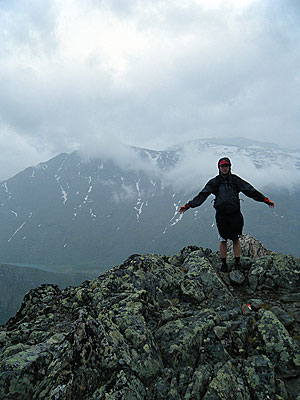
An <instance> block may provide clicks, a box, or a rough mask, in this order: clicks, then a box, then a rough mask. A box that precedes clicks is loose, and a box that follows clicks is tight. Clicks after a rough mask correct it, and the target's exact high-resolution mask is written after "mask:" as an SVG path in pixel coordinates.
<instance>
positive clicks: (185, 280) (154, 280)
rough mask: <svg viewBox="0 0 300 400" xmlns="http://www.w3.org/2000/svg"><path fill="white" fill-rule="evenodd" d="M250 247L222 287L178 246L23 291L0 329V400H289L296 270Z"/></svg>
mask: <svg viewBox="0 0 300 400" xmlns="http://www.w3.org/2000/svg"><path fill="white" fill-rule="evenodd" d="M251 243H252V246H253V243H254V241H252V242H251ZM248 244H249V242H248ZM251 249H252V250H251V251H253V254H256V256H257V257H255V258H253V257H251V256H249V251H248V253H247V256H246V257H245V258H244V259H243V257H242V259H241V261H242V264H243V260H244V261H245V262H244V266H245V275H243V279H244V281H243V280H239V282H237V283H236V284H233V286H231V284H232V282H231V281H230V279H229V275H228V274H220V273H219V256H218V255H217V254H216V253H213V252H212V251H211V250H209V249H204V248H200V247H196V246H188V247H185V248H184V249H182V250H181V251H180V252H179V253H178V254H176V255H173V256H165V255H159V254H144V255H137V254H135V255H132V256H130V257H129V258H128V259H127V260H126V261H125V262H124V263H123V264H122V265H119V266H116V267H114V268H112V269H111V270H110V271H108V272H106V273H105V274H103V275H100V276H99V277H98V278H96V279H93V280H91V281H85V282H84V283H83V284H81V285H80V286H78V287H68V288H66V289H60V288H59V287H58V286H55V285H41V286H39V287H38V288H36V289H34V290H31V291H30V292H28V293H27V294H26V296H25V298H24V301H23V303H22V306H21V308H20V310H19V311H18V313H17V314H16V315H15V316H14V317H13V318H11V319H10V320H9V321H8V322H7V323H6V324H5V325H4V326H2V327H1V328H0V398H1V399H2V398H3V399H14V400H18V399H20V400H27V399H28V400H29V399H30V400H32V399H39V400H40V399H42V400H43V399H70V400H74V399H94V400H96V399H97V400H108V399H111V400H117V399H124V400H139V399H146V400H153V399H174V400H175V399H176V400H177V399H178V400H180V399H182V400H195V399H204V400H212V399H241V400H242V399H243V400H245V399H256V400H264V399H272V400H273V399H275V400H280V399H283V400H285V399H287V400H289V399H292V398H296V397H295V393H297V390H298V385H299V382H300V350H299V337H300V311H299V296H300V292H299V287H300V285H299V276H300V275H299V273H300V262H299V259H297V258H295V257H291V256H285V255H278V254H273V253H271V252H265V253H264V254H261V251H260V250H259V249H257V251H256V250H255V248H254V247H252V248H251ZM237 278H238V277H237ZM249 302H250V303H251V302H253V307H252V308H251V304H250V308H249V307H248V306H247V305H248V303H249ZM293 396H294V397H293Z"/></svg>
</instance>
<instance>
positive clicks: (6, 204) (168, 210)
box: [0, 139, 300, 272]
mask: <svg viewBox="0 0 300 400" xmlns="http://www.w3.org/2000/svg"><path fill="white" fill-rule="evenodd" d="M191 149H192V152H193V154H192V156H193V157H194V158H193V157H192V156H190V155H189V153H187V150H186V148H184V147H176V148H173V149H170V150H168V151H153V150H147V149H141V148H129V147H128V148H127V149H126V151H124V153H125V155H124V154H120V155H119V156H118V155H115V156H114V158H113V157H109V156H105V154H104V155H103V156H102V157H101V158H99V157H98V158H92V159H88V158H84V157H83V156H82V155H81V154H80V153H79V152H73V153H71V154H59V155H58V156H56V157H54V158H52V159H51V160H49V161H47V162H44V163H41V164H39V165H37V166H34V167H29V168H27V169H25V170H24V171H22V172H20V173H19V174H17V175H16V176H14V177H12V178H10V179H8V180H6V181H4V182H2V183H1V185H0V205H1V207H0V217H1V226H0V254H1V258H0V262H2V263H33V264H44V265H60V266H61V270H65V269H69V268H70V266H71V265H72V266H74V265H75V264H76V265H77V269H78V270H86V271H93V270H97V272H100V271H101V270H102V271H103V270H107V269H108V268H109V267H111V266H113V265H115V264H118V263H120V262H121V260H122V259H124V258H126V257H127V256H128V254H131V253H136V252H138V253H144V252H150V253H153V252H157V253H161V252H162V253H167V254H172V253H174V252H175V251H176V249H178V248H179V247H181V246H184V245H187V244H189V243H195V244H198V243H200V242H201V243H202V244H203V245H204V246H207V247H210V248H212V249H216V246H217V234H216V228H215V226H214V210H213V208H212V204H211V202H210V200H211V199H208V200H207V201H206V202H205V203H204V204H203V205H202V206H201V207H200V208H196V209H193V210H189V211H188V212H187V213H186V214H185V215H184V218H182V217H180V216H179V214H178V208H179V206H180V205H182V204H184V203H185V202H186V201H187V200H189V199H191V198H192V197H194V196H195V194H197V193H198V192H199V190H201V189H202V187H203V185H204V184H205V182H206V181H207V180H208V179H209V178H210V177H212V176H213V174H216V173H217V169H216V167H215V164H216V161H217V159H218V158H219V157H220V156H223V155H224V154H226V155H228V156H230V157H233V158H237V157H238V160H242V161H239V163H242V162H244V161H245V162H249V163H252V164H251V165H253V164H254V165H255V166H256V167H255V168H256V170H257V171H258V172H257V176H260V175H262V174H263V173H264V174H266V172H265V171H266V166H270V165H271V166H272V167H274V168H275V167H276V173H277V174H278V173H279V172H280V171H281V170H282V168H286V165H288V166H289V171H291V173H292V172H293V171H294V172H296V173H297V174H299V168H300V152H299V151H294V152H293V151H287V150H283V149H280V148H278V147H276V146H269V145H267V144H264V143H263V144H261V145H260V144H259V142H251V141H249V140H246V141H245V140H242V139H237V140H236V141H235V142H232V141H231V142H230V144H228V145H225V144H223V142H222V141H220V140H219V141H218V140H216V139H210V140H208V139H207V140H200V141H197V142H194V143H190V144H189V151H191ZM104 153H105V152H104ZM241 157H243V158H241ZM110 158H113V160H112V159H110ZM206 158H208V159H206ZM247 160H248V161H247ZM187 162H188V163H190V165H189V167H188V168H186V165H187ZM205 164H210V165H212V166H213V169H212V172H213V174H212V173H211V172H210V171H208V172H207V171H206V172H203V171H202V169H203V166H204V165H205ZM249 165H250V164H249ZM267 171H269V170H267ZM278 171H279V172H278ZM268 174H269V172H267V175H268ZM251 183H253V184H254V186H256V187H257V185H256V183H255V182H251ZM259 189H260V190H261V191H263V190H266V194H267V195H268V197H270V198H271V199H272V200H274V201H275V203H276V208H275V211H270V209H269V208H268V207H267V206H266V205H264V204H261V203H256V202H254V201H253V200H249V199H247V198H245V197H244V199H243V200H244V201H243V202H242V209H243V213H244V215H245V220H246V224H245V230H244V232H245V233H249V234H252V235H255V236H256V237H258V238H259V240H261V241H262V242H263V243H264V244H265V245H266V246H267V247H269V248H271V249H272V250H274V251H278V252H286V253H290V254H293V255H296V256H299V255H300V246H299V234H297V232H298V233H299V224H300V215H299V212H298V210H299V206H298V204H299V194H300V191H299V188H298V189H295V190H293V191H290V190H286V189H280V187H276V186H274V185H272V184H270V185H269V186H268V187H266V188H264V187H259ZM264 193H265V192H264ZM242 197H243V196H242Z"/></svg>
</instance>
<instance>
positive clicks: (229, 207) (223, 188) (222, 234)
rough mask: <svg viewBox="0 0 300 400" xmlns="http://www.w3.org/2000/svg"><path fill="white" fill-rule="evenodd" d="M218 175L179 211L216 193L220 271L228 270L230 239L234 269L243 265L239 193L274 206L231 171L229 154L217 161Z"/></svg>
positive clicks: (242, 222)
mask: <svg viewBox="0 0 300 400" xmlns="http://www.w3.org/2000/svg"><path fill="white" fill-rule="evenodd" d="M218 169H219V175H217V176H216V177H215V178H212V179H211V180H209V181H208V182H207V184H206V185H205V186H204V188H203V189H202V190H201V192H200V193H199V194H198V195H197V196H196V197H194V198H193V200H190V201H188V202H187V203H186V204H185V205H184V206H182V207H180V209H179V212H180V214H183V213H184V212H185V211H187V210H188V209H189V208H194V207H198V206H201V204H202V203H203V202H204V201H205V200H206V199H207V197H208V196H209V195H210V194H213V195H215V200H214V208H215V209H216V223H217V228H218V232H219V249H220V256H221V260H222V264H221V268H220V271H221V272H228V265H227V262H226V257H227V240H228V239H230V240H232V241H233V253H234V257H235V269H239V270H240V269H241V264H240V256H241V243H240V239H239V237H240V236H241V235H242V230H243V226H244V218H243V215H242V213H241V207H240V199H239V193H240V192H242V193H244V194H245V195H246V196H248V197H250V198H252V199H254V200H256V201H259V202H263V203H266V204H267V205H268V206H269V207H272V208H273V207H274V206H275V204H274V202H273V201H271V200H269V199H268V198H267V197H265V196H264V195H263V194H262V193H260V192H259V191H258V190H256V189H255V188H254V187H253V186H252V185H250V183H248V182H246V181H244V180H243V179H241V178H240V177H239V176H237V175H234V174H232V173H231V162H230V159H229V158H228V157H223V158H221V159H220V160H219V161H218Z"/></svg>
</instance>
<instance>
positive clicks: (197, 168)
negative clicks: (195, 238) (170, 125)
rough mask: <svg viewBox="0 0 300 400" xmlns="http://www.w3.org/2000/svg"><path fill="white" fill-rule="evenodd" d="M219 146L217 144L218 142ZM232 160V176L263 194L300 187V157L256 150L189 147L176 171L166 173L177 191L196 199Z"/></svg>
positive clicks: (225, 147) (184, 151) (185, 148)
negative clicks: (222, 160)
mask: <svg viewBox="0 0 300 400" xmlns="http://www.w3.org/2000/svg"><path fill="white" fill-rule="evenodd" d="M216 142H217V141H216ZM225 156H227V157H229V158H230V160H231V163H232V173H234V174H236V175H238V176H240V177H241V178H242V179H244V180H246V181H248V182H249V183H251V184H252V185H253V186H255V187H256V188H257V189H258V190H259V191H262V192H263V191H264V190H271V191H273V190H274V189H275V190H278V189H285V190H288V191H291V192H292V191H294V190H298V188H299V184H300V170H299V168H297V163H299V153H298V154H294V155H293V154H290V153H288V152H287V153H285V152H281V150H278V151H277V152H276V150H275V151H273V152H271V151H270V152H268V151H267V149H263V150H260V149H259V148H257V147H256V146H253V147H252V148H251V147H248V148H239V147H235V146H231V147H230V146H224V145H222V144H220V145H219V146H218V145H217V144H214V145H213V146H207V144H203V143H201V142H198V143H197V142H192V143H188V144H186V145H185V146H184V147H183V151H182V153H181V156H180V160H179V162H178V163H177V164H176V166H175V168H173V169H171V170H168V171H166V173H165V174H164V179H165V181H166V183H168V184H170V185H172V186H174V188H175V190H177V191H178V190H179V191H183V192H185V193H187V194H190V193H195V195H196V194H197V193H198V192H199V191H200V190H202V189H203V187H204V185H205V184H206V183H207V182H208V180H209V179H211V178H213V177H215V176H216V175H218V173H219V171H218V168H217V163H218V160H219V159H220V158H221V157H225Z"/></svg>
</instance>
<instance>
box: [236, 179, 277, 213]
mask: <svg viewBox="0 0 300 400" xmlns="http://www.w3.org/2000/svg"><path fill="white" fill-rule="evenodd" d="M238 186H239V190H240V191H241V192H242V193H244V195H246V196H247V197H250V198H251V199H253V200H256V201H261V202H263V203H266V204H267V205H268V206H269V207H271V208H274V207H275V203H274V202H273V201H271V200H269V199H268V198H267V197H266V196H264V195H263V194H262V193H260V192H259V191H258V190H256V189H255V188H254V187H253V186H252V185H250V183H248V182H246V181H244V180H243V179H241V178H239V179H238Z"/></svg>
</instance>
